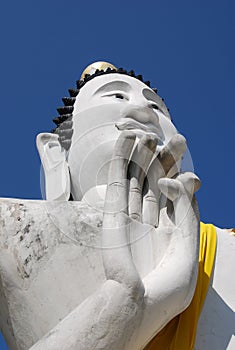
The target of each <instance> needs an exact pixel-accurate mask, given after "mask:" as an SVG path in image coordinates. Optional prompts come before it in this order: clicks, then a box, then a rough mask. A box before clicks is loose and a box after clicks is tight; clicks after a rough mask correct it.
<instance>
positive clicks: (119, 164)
mask: <svg viewBox="0 0 235 350" xmlns="http://www.w3.org/2000/svg"><path fill="white" fill-rule="evenodd" d="M135 139H136V136H135V134H134V133H132V132H130V131H123V132H122V133H121V135H120V136H119V138H118V140H117V143H116V145H115V149H114V154H113V159H112V160H111V163H110V167H109V174H108V183H107V190H106V198H105V208H104V224H106V223H108V221H110V224H111V225H113V224H115V226H116V225H118V223H117V222H115V223H114V222H113V221H114V217H113V216H109V220H106V219H108V217H107V215H108V214H114V213H122V212H123V213H126V214H127V204H128V201H127V200H128V184H127V165H128V162H129V158H130V154H131V152H132V149H133V146H134V143H135ZM111 227H112V226H111Z"/></svg>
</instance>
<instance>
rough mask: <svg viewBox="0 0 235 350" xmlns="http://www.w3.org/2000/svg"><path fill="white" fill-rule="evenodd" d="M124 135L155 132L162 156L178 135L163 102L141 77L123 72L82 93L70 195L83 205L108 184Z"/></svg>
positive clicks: (99, 79) (75, 115)
mask: <svg viewBox="0 0 235 350" xmlns="http://www.w3.org/2000/svg"><path fill="white" fill-rule="evenodd" d="M122 130H133V131H134V132H135V133H136V134H137V135H138V136H140V135H141V134H143V133H153V134H155V135H156V136H157V137H158V139H159V143H158V144H159V146H158V151H159V150H160V149H161V148H162V147H163V145H165V144H167V143H168V142H169V140H170V139H171V138H172V136H173V135H174V134H175V133H176V132H177V131H176V129H175V127H174V125H173V124H172V122H171V120H170V117H169V114H168V112H167V109H166V107H165V105H164V103H163V101H162V100H161V98H160V97H159V96H158V95H157V94H156V93H155V92H154V91H153V90H151V89H150V88H149V87H147V86H146V85H145V84H144V83H142V82H141V81H139V80H137V79H136V78H133V77H130V76H127V75H122V74H118V73H114V74H107V75H103V76H99V77H96V78H94V79H92V80H91V81H89V82H88V83H86V85H85V86H84V87H83V88H82V89H81V90H80V93H79V95H78V97H77V99H76V102H75V105H74V112H73V136H72V144H71V147H70V150H69V153H68V165H69V169H70V175H71V192H72V194H73V197H74V199H75V200H80V199H81V198H82V197H83V195H84V194H85V193H86V192H87V191H88V190H89V189H91V188H93V187H95V186H99V185H104V184H106V183H107V172H108V167H109V162H110V160H111V158H112V154H113V150H114V145H115V142H116V140H117V138H118V136H119V134H120V132H121V131H122Z"/></svg>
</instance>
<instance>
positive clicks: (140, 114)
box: [122, 106, 159, 126]
mask: <svg viewBox="0 0 235 350" xmlns="http://www.w3.org/2000/svg"><path fill="white" fill-rule="evenodd" d="M122 117H123V118H130V119H133V120H136V121H138V122H139V123H142V124H149V123H151V124H153V125H154V126H158V125H159V117H158V115H157V113H155V112H154V111H153V110H152V108H150V107H139V106H128V107H126V108H125V109H124V110H123V113H122Z"/></svg>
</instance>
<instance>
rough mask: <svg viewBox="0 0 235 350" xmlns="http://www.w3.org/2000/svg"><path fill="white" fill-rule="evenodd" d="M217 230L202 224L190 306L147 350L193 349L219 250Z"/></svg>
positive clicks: (169, 324)
mask: <svg viewBox="0 0 235 350" xmlns="http://www.w3.org/2000/svg"><path fill="white" fill-rule="evenodd" d="M216 240H217V237H216V230H215V227H214V226H213V225H211V224H203V223H201V225H200V251H199V268H198V279H197V286H196V289H195V294H194V297H193V299H192V301H191V304H190V305H189V306H188V308H187V309H186V310H185V311H183V312H182V313H181V314H180V315H178V316H176V317H175V318H174V319H173V320H171V321H170V322H169V323H168V324H167V325H166V326H165V327H164V328H163V329H162V330H161V331H160V332H159V333H158V334H157V335H156V336H155V338H153V339H152V340H151V342H150V343H149V344H148V345H147V347H146V348H145V349H146V350H193V349H194V343H195V339H196V332H197V323H198V319H199V316H200V312H201V310H202V307H203V304H204V301H205V298H206V294H207V291H208V288H209V283H210V277H211V274H212V270H213V265H214V258H215V253H216Z"/></svg>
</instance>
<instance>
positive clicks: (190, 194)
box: [158, 172, 200, 227]
mask: <svg viewBox="0 0 235 350" xmlns="http://www.w3.org/2000/svg"><path fill="white" fill-rule="evenodd" d="M158 185H159V188H160V190H161V192H162V193H163V194H164V195H165V196H166V197H167V198H169V199H170V200H171V201H172V202H173V206H174V216H175V225H176V226H177V227H181V226H182V225H185V222H187V224H189V222H188V220H187V218H188V217H191V216H192V215H193V213H192V211H194V209H193V207H192V204H193V202H194V193H195V191H197V190H198V189H199V187H200V180H199V178H198V177H197V176H196V175H195V174H193V173H190V172H187V173H184V174H180V175H178V176H177V178H176V179H168V178H162V179H160V180H159V181H158ZM194 214H195V213H194ZM187 226H188V225H187Z"/></svg>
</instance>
